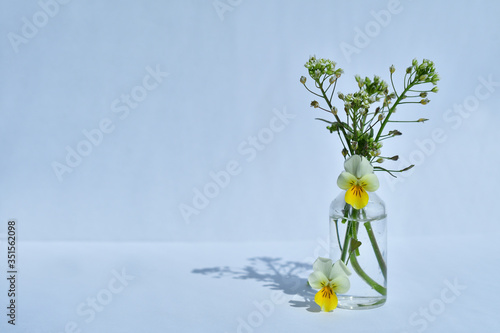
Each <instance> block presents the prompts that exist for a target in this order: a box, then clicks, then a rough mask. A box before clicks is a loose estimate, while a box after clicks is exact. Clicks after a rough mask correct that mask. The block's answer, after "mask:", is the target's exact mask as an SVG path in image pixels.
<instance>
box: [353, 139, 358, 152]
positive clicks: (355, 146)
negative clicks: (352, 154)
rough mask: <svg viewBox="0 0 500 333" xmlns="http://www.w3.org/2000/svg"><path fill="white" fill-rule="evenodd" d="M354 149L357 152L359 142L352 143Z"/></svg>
mask: <svg viewBox="0 0 500 333" xmlns="http://www.w3.org/2000/svg"><path fill="white" fill-rule="evenodd" d="M351 146H352V149H354V150H356V149H358V142H357V141H352V142H351Z"/></svg>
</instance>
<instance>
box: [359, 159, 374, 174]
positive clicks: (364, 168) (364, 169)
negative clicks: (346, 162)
mask: <svg viewBox="0 0 500 333" xmlns="http://www.w3.org/2000/svg"><path fill="white" fill-rule="evenodd" d="M356 172H357V174H355V176H356V177H358V178H361V177H363V176H364V175H367V174H369V173H373V167H372V165H371V164H370V162H369V161H368V160H367V159H366V157H364V156H361V161H360V162H359V165H358V169H357V170H356Z"/></svg>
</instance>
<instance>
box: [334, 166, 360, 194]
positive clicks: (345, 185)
mask: <svg viewBox="0 0 500 333" xmlns="http://www.w3.org/2000/svg"><path fill="white" fill-rule="evenodd" d="M356 182H357V179H356V177H355V176H354V175H353V174H351V173H349V172H345V171H342V173H341V174H340V175H339V178H337V185H338V187H340V188H341V189H343V190H348V189H350V188H351V187H352V186H353V185H354V184H356Z"/></svg>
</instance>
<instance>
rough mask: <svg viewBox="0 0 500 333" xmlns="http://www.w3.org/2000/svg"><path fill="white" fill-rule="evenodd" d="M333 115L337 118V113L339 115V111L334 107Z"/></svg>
mask: <svg viewBox="0 0 500 333" xmlns="http://www.w3.org/2000/svg"><path fill="white" fill-rule="evenodd" d="M332 113H333V115H334V116H336V115H337V113H338V110H337V108H336V107H335V106H334V107H332Z"/></svg>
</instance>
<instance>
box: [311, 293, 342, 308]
mask: <svg viewBox="0 0 500 333" xmlns="http://www.w3.org/2000/svg"><path fill="white" fill-rule="evenodd" d="M314 301H315V302H316V304H318V305H319V306H320V307H321V310H323V311H325V312H330V311H332V310H333V309H335V308H336V307H337V304H338V302H339V299H338V298H337V295H335V293H334V292H333V290H332V288H330V287H324V288H322V289H321V290H320V291H318V292H317V293H316V296H314Z"/></svg>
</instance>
